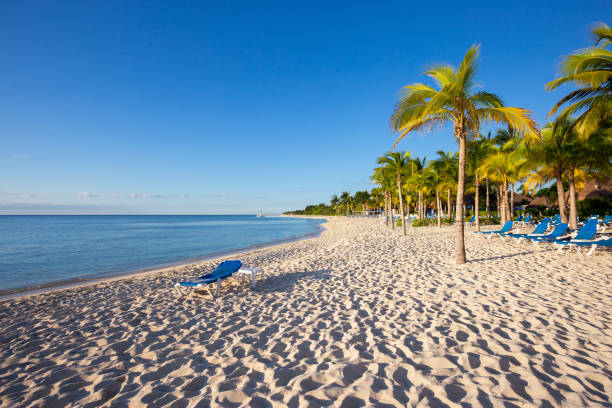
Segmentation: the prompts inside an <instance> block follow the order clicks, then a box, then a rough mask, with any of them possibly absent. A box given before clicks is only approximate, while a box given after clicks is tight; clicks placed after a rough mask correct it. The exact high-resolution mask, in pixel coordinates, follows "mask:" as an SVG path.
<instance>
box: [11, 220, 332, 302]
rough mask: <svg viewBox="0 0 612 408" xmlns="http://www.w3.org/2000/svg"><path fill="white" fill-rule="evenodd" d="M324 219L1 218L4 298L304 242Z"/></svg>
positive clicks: (315, 231) (314, 232) (313, 233)
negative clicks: (222, 255) (284, 242)
mask: <svg viewBox="0 0 612 408" xmlns="http://www.w3.org/2000/svg"><path fill="white" fill-rule="evenodd" d="M322 222H324V221H323V220H315V219H307V218H286V217H255V216H253V215H34V216H30V215H23V216H12V215H7V216H0V295H6V294H9V293H14V292H20V291H22V290H31V289H37V288H43V287H47V286H56V285H63V284H70V283H74V282H79V281H85V280H89V279H96V278H103V277H108V276H113V275H119V274H122V273H128V272H134V271H138V270H146V269H152V268H156V267H163V266H168V265H173V264H180V263H186V262H188V261H195V260H198V259H205V258H209V257H212V256H215V255H221V254H224V253H228V252H233V251H238V250H243V249H249V248H254V247H259V246H265V245H267V244H272V243H277V242H282V241H288V240H294V239H299V238H302V237H305V236H308V235H315V234H316V233H317V230H318V225H319V224H321V223H322ZM238 258H239V257H238Z"/></svg>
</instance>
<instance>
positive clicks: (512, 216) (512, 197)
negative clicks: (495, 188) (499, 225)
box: [510, 183, 514, 219]
mask: <svg viewBox="0 0 612 408" xmlns="http://www.w3.org/2000/svg"><path fill="white" fill-rule="evenodd" d="M513 218H514V183H511V184H510V219H513Z"/></svg>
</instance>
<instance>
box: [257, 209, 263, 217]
mask: <svg viewBox="0 0 612 408" xmlns="http://www.w3.org/2000/svg"><path fill="white" fill-rule="evenodd" d="M256 217H258V218H259V217H263V212H262V210H259V214H257V215H256Z"/></svg>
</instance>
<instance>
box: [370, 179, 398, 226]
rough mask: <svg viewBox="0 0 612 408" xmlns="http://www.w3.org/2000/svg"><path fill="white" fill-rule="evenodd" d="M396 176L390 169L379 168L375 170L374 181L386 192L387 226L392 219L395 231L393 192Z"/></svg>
mask: <svg viewBox="0 0 612 408" xmlns="http://www.w3.org/2000/svg"><path fill="white" fill-rule="evenodd" d="M394 179H395V177H394V175H393V174H392V173H391V171H390V169H389V168H388V167H377V168H375V169H374V174H373V175H372V180H373V181H374V182H376V183H377V184H379V185H380V187H381V189H382V190H383V192H384V194H383V195H384V198H385V224H386V225H387V226H389V219H391V228H392V229H395V226H394V224H393V208H392V205H391V204H392V203H391V191H392V190H393V185H394Z"/></svg>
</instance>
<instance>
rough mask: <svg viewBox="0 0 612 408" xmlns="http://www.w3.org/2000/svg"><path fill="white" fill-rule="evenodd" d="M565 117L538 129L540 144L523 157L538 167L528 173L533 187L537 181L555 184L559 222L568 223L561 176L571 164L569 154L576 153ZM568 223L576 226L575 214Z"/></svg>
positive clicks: (572, 127) (529, 149) (574, 138)
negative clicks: (540, 138) (540, 130)
mask: <svg viewBox="0 0 612 408" xmlns="http://www.w3.org/2000/svg"><path fill="white" fill-rule="evenodd" d="M574 125H575V124H574V123H573V122H572V121H571V120H570V119H568V118H557V120H556V121H555V122H554V123H549V124H547V125H546V126H545V127H544V128H543V129H542V141H541V143H538V144H534V145H533V146H531V147H530V148H528V149H525V154H526V155H527V157H528V158H529V160H530V162H531V163H533V165H536V166H538V170H537V172H535V174H531V176H530V179H529V180H528V183H529V184H530V185H533V184H535V183H537V181H538V180H540V181H541V182H542V183H546V182H548V181H550V180H553V179H555V180H556V183H557V199H558V200H559V214H560V215H561V222H568V217H567V213H566V202H565V188H564V187H563V176H564V174H565V173H566V171H567V170H568V169H569V168H570V165H571V163H572V161H573V159H572V157H571V156H572V154H574V153H575V151H576V146H575V143H576V129H575V128H574ZM571 218H572V219H571V220H569V221H570V224H571V225H572V227H576V219H575V214H573V215H572V216H571Z"/></svg>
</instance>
